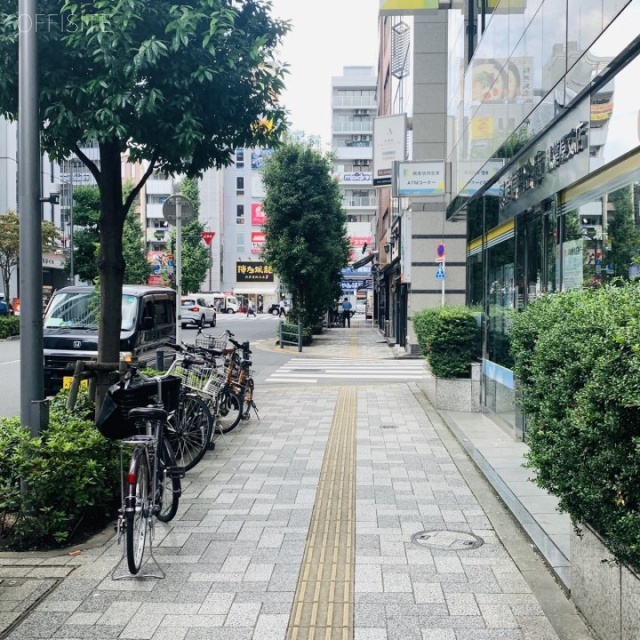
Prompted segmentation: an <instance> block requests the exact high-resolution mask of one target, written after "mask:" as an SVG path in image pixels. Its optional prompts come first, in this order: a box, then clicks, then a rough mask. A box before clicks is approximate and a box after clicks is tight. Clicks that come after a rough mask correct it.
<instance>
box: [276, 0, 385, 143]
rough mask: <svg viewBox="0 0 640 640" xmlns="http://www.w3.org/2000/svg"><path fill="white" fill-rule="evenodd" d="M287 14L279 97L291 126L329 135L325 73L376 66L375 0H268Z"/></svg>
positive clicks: (279, 14)
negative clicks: (283, 75)
mask: <svg viewBox="0 0 640 640" xmlns="http://www.w3.org/2000/svg"><path fill="white" fill-rule="evenodd" d="M271 2H272V10H271V13H272V15H273V16H274V17H276V18H281V19H284V20H290V21H291V23H292V26H291V31H289V33H288V34H287V35H286V36H285V38H284V44H283V47H282V48H281V53H280V56H279V58H280V59H281V60H283V61H285V62H287V63H289V65H290V66H289V74H288V75H287V76H286V78H285V85H286V87H287V89H286V90H285V92H284V93H283V95H282V103H283V105H284V106H285V108H286V109H287V110H288V111H289V112H290V113H289V120H290V121H291V129H292V130H293V131H299V130H300V131H304V133H305V134H306V135H307V136H311V135H313V136H320V137H321V139H322V142H323V146H324V145H325V144H328V143H329V142H330V139H331V78H332V77H333V76H341V75H342V74H343V67H349V66H371V67H373V68H374V69H376V68H377V55H378V10H379V7H380V2H379V0H320V1H319V2H311V0H271Z"/></svg>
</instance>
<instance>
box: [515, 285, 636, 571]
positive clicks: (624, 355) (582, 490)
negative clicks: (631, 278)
mask: <svg viewBox="0 0 640 640" xmlns="http://www.w3.org/2000/svg"><path fill="white" fill-rule="evenodd" d="M511 339H512V347H511V351H512V355H513V358H514V373H515V374H516V379H517V385H518V391H519V395H520V397H521V406H522V409H523V411H524V412H525V415H526V425H527V431H526V438H527V442H528V444H529V454H528V462H527V465H528V466H529V467H530V468H532V469H535V470H536V480H535V481H536V483H537V484H538V485H539V486H540V487H542V488H544V489H546V490H547V491H549V492H550V493H552V494H553V495H555V496H557V497H558V499H559V506H560V509H561V510H562V511H564V512H566V513H568V514H569V515H570V516H571V517H572V518H573V520H574V521H575V522H577V523H586V524H589V525H590V526H591V527H593V528H594V529H595V530H596V531H597V532H598V533H599V534H600V535H601V536H602V537H603V538H604V540H605V541H606V544H607V545H608V547H609V549H610V551H611V552H612V553H613V554H614V555H615V557H616V558H618V559H619V560H621V561H623V562H625V563H627V564H629V565H631V566H632V567H635V568H636V569H640V482H639V481H638V480H639V479H640V286H638V284H633V283H628V284H626V285H624V286H620V287H618V286H605V287H602V288H600V289H594V290H584V291H575V292H573V291H572V292H565V293H561V294H555V295H553V296H545V297H542V298H540V299H539V300H537V301H536V302H535V303H534V304H531V305H529V306H528V307H527V308H526V309H525V310H524V311H523V312H522V313H521V314H518V315H516V316H515V317H514V319H513V327H512V330H511Z"/></svg>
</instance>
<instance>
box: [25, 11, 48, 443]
mask: <svg viewBox="0 0 640 640" xmlns="http://www.w3.org/2000/svg"><path fill="white" fill-rule="evenodd" d="M18 13H19V22H18V29H19V35H18V39H19V47H18V100H19V105H18V108H19V118H18V145H19V156H18V157H19V158H20V164H19V166H18V205H19V216H20V303H21V304H20V336H21V339H20V420H21V422H22V424H23V425H24V426H28V427H29V429H30V431H31V433H32V435H39V434H40V432H41V430H42V428H43V427H45V426H46V420H47V416H46V403H44V402H43V400H44V378H43V369H42V352H43V347H44V344H43V337H42V213H41V203H40V184H39V174H40V144H39V134H40V118H39V115H38V75H37V69H38V42H37V32H36V21H37V19H38V18H37V15H38V9H37V2H36V0H20V1H19V5H18Z"/></svg>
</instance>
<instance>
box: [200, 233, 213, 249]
mask: <svg viewBox="0 0 640 640" xmlns="http://www.w3.org/2000/svg"><path fill="white" fill-rule="evenodd" d="M200 235H201V236H202V239H203V240H204V242H205V244H206V245H207V247H208V246H209V245H211V241H212V240H213V239H214V238H215V235H216V232H215V231H203V232H202V233H201V234H200Z"/></svg>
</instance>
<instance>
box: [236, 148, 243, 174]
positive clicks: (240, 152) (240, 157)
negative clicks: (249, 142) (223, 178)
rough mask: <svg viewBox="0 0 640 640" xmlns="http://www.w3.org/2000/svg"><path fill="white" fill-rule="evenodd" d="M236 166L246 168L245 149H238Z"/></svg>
mask: <svg viewBox="0 0 640 640" xmlns="http://www.w3.org/2000/svg"><path fill="white" fill-rule="evenodd" d="M236 167H238V169H242V168H244V149H236Z"/></svg>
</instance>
